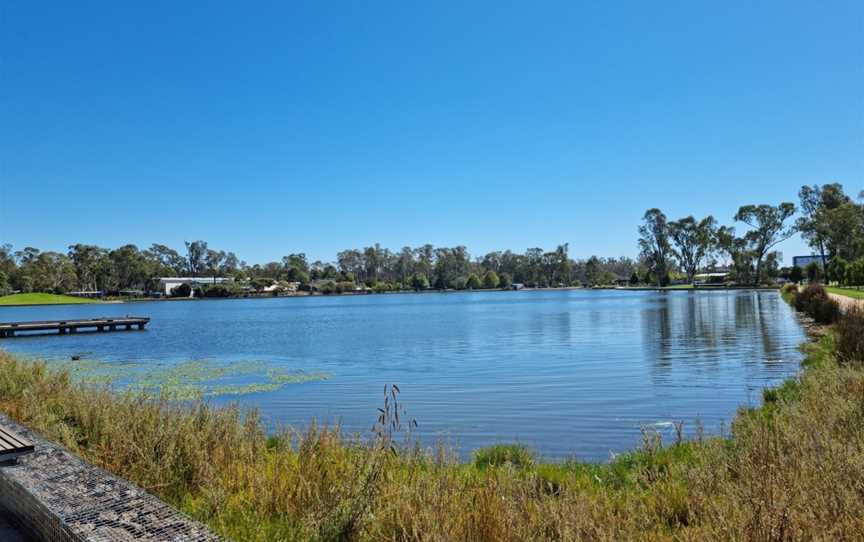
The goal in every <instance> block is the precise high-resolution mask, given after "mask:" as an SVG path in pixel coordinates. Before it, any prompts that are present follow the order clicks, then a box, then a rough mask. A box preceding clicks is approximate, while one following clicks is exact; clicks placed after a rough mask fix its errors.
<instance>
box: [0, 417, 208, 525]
mask: <svg viewBox="0 0 864 542" xmlns="http://www.w3.org/2000/svg"><path fill="white" fill-rule="evenodd" d="M0 424H2V425H4V426H5V427H8V428H9V429H10V430H11V431H12V432H13V433H17V434H19V435H21V436H22V437H25V438H27V439H28V440H30V441H32V442H33V443H34V444H35V448H36V449H35V451H34V452H33V453H32V454H28V455H26V456H24V457H22V458H20V459H19V460H18V463H17V464H0V508H2V509H5V510H6V512H8V514H9V515H10V516H11V517H13V518H14V519H15V520H16V522H17V523H20V524H21V526H22V528H23V529H25V530H29V531H30V532H31V533H32V534H33V535H34V536H36V537H37V539H39V540H41V541H43V542H114V541H117V542H125V541H130V542H131V541H145V542H157V541H158V542H168V541H172V542H210V541H219V540H222V539H221V538H219V537H218V536H216V535H215V534H213V533H212V532H210V531H209V530H208V529H207V528H206V527H205V526H204V525H202V524H200V523H198V522H196V521H193V520H191V519H190V518H188V517H187V516H185V515H184V514H182V513H181V512H179V511H177V510H175V509H174V508H172V507H170V506H168V505H167V504H165V503H164V502H162V501H161V500H159V499H158V498H156V497H154V496H153V495H150V494H149V493H147V492H146V491H144V490H143V489H141V488H139V487H138V486H136V485H134V484H132V483H131V482H128V481H126V480H123V479H121V478H118V477H116V476H114V475H112V474H110V473H108V472H107V471H105V470H103V469H100V468H99V467H96V466H94V465H91V464H90V463H87V462H86V461H84V460H82V459H81V458H79V457H78V456H76V455H74V454H72V453H70V452H69V451H68V450H66V449H65V448H63V447H62V446H58V445H56V444H53V443H51V442H48V441H46V440H44V439H43V438H41V437H40V436H39V435H38V434H36V433H34V432H33V431H30V430H29V429H27V428H26V427H23V426H21V425H18V424H17V423H15V422H13V421H11V420H10V419H9V418H8V417H6V416H4V415H2V414H0Z"/></svg>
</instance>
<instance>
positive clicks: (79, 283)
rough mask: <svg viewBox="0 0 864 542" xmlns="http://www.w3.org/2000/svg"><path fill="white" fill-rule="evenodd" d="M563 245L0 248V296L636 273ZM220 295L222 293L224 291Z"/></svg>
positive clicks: (603, 277) (584, 278) (402, 285)
mask: <svg viewBox="0 0 864 542" xmlns="http://www.w3.org/2000/svg"><path fill="white" fill-rule="evenodd" d="M568 250H569V247H568V245H567V244H563V245H559V246H557V247H556V248H555V250H551V251H544V250H543V249H541V248H529V249H528V250H526V251H525V252H523V253H515V252H512V251H510V250H505V251H495V252H490V253H488V254H485V255H484V256H481V257H472V256H471V255H470V254H469V253H468V250H467V249H466V247H464V246H456V247H435V246H433V245H431V244H426V245H423V246H420V247H414V248H412V247H403V248H402V249H400V250H398V251H392V250H390V249H387V248H383V247H381V246H380V244H377V243H376V244H374V245H372V246H368V247H364V248H362V249H347V250H344V251H341V252H339V253H338V254H337V255H336V260H335V261H332V262H322V261H313V262H310V261H309V260H308V258H307V257H306V255H305V254H304V253H292V254H288V255H286V256H284V257H282V259H281V260H279V261H272V262H267V263H264V264H253V265H250V264H247V263H246V262H245V261H243V260H241V259H240V258H239V257H238V256H237V255H236V254H235V253H234V252H226V251H224V250H216V249H213V248H211V247H210V246H209V245H208V243H207V242H206V241H200V240H199V241H191V242H186V243H185V247H184V250H183V252H182V253H181V252H179V251H177V250H175V249H173V248H171V247H168V246H166V245H162V244H152V245H151V246H150V247H149V248H146V249H143V250H142V249H139V248H138V247H137V246H135V245H131V244H129V245H124V246H121V247H119V248H115V249H108V248H103V247H99V246H95V245H86V244H75V245H70V246H69V247H68V251H67V252H65V253H61V252H54V251H45V252H42V251H40V250H38V249H36V248H33V247H25V248H23V249H21V250H17V251H16V250H13V247H12V246H11V245H8V244H5V245H0V292H9V291H22V292H33V291H45V292H57V293H66V292H71V291H100V292H104V293H106V294H109V295H112V294H113V295H116V294H119V293H122V292H128V291H133V290H134V291H138V290H140V291H144V292H146V291H155V290H157V287H158V280H159V278H160V277H170V276H192V277H211V276H212V277H229V278H233V279H234V283H235V285H240V284H243V285H246V286H247V287H249V288H251V289H253V290H262V289H264V288H266V287H268V286H272V285H274V284H278V283H299V284H300V286H301V289H313V288H314V289H320V290H323V291H328V292H329V291H348V290H354V289H356V288H358V287H362V288H364V289H366V288H369V289H374V290H377V291H389V290H407V289H414V290H425V289H430V288H435V289H459V290H461V289H482V288H502V287H503V288H509V287H510V286H511V284H513V283H523V284H525V285H526V286H528V287H551V286H574V285H589V286H592V285H600V284H614V283H615V282H616V280H618V279H619V278H620V277H630V276H631V275H634V274H638V272H640V271H642V270H643V268H644V266H642V265H641V264H640V263H639V262H638V261H635V260H633V259H630V258H627V257H621V258H602V257H597V256H592V257H590V258H587V259H572V258H571V257H570V256H569V254H568ZM228 293H230V292H228Z"/></svg>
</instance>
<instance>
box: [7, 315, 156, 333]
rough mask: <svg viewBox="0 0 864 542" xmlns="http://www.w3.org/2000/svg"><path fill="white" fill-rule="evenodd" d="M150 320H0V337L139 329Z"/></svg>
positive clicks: (135, 318)
mask: <svg viewBox="0 0 864 542" xmlns="http://www.w3.org/2000/svg"><path fill="white" fill-rule="evenodd" d="M148 322H150V318H147V317H141V316H125V317H118V318H90V319H86V320H44V321H38V322H0V338H5V337H14V336H15V334H16V333H19V332H33V331H57V332H59V334H60V335H66V334H67V333H77V332H78V331H79V330H82V329H89V330H91V331H117V330H126V331H129V330H131V329H132V328H133V327H134V328H137V329H139V330H141V329H144V326H146V325H147V323H148Z"/></svg>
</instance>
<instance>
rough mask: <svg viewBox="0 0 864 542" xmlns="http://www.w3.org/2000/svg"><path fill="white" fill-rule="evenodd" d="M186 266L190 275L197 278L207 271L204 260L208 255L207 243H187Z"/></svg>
mask: <svg viewBox="0 0 864 542" xmlns="http://www.w3.org/2000/svg"><path fill="white" fill-rule="evenodd" d="M185 244H186V265H187V269H188V271H189V274H190V275H192V276H193V277H197V276H198V275H199V274H201V273H203V272H204V270H205V265H206V263H205V261H204V258H205V257H206V255H207V242H206V241H192V242H191V243H190V242H189V241H186V243H185Z"/></svg>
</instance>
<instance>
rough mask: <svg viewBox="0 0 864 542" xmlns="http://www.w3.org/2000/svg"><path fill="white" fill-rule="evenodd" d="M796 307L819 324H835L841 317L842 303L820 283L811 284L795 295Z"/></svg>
mask: <svg viewBox="0 0 864 542" xmlns="http://www.w3.org/2000/svg"><path fill="white" fill-rule="evenodd" d="M795 309H796V310H798V311H800V312H803V313H806V314H808V315H809V316H810V317H812V318H813V319H814V320H816V322H817V323H819V324H833V323H834V322H836V321H837V320H838V319H839V318H840V304H839V303H837V302H836V301H834V300H833V299H831V298H830V297H829V296H828V292H826V291H825V288H823V287H822V286H821V285H819V284H810V285H809V286H807V287H806V288H804V289H803V290H802V291H800V292H798V294H796V295H795Z"/></svg>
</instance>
